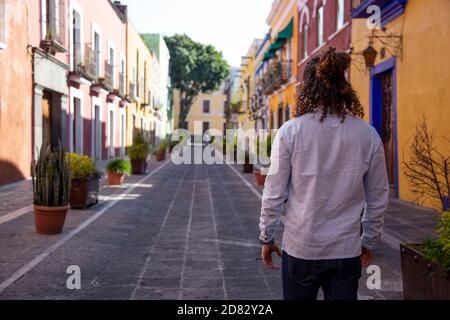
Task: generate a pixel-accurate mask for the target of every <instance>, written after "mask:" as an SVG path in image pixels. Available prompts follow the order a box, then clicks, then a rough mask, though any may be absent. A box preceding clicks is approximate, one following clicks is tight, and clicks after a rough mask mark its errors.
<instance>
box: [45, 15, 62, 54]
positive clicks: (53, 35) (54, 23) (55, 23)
mask: <svg viewBox="0 0 450 320" xmlns="http://www.w3.org/2000/svg"><path fill="white" fill-rule="evenodd" d="M48 10H50V8H48ZM53 10H56V9H53ZM45 19H46V30H45V31H46V32H45V39H43V40H42V41H41V47H42V48H43V49H45V50H48V51H50V52H52V53H57V52H66V51H67V50H66V48H65V42H64V40H65V39H64V29H65V28H64V23H63V20H62V19H59V18H58V15H57V14H56V11H53V12H48V13H47V15H46V17H45Z"/></svg>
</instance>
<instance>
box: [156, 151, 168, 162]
mask: <svg viewBox="0 0 450 320" xmlns="http://www.w3.org/2000/svg"><path fill="white" fill-rule="evenodd" d="M155 158H156V161H164V160H166V154H165V153H164V152H160V153H157V154H156V155H155Z"/></svg>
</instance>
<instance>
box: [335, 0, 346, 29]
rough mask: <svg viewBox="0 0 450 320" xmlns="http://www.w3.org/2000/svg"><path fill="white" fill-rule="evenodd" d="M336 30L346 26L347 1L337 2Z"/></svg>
mask: <svg viewBox="0 0 450 320" xmlns="http://www.w3.org/2000/svg"><path fill="white" fill-rule="evenodd" d="M336 6H337V7H336V15H337V16H336V30H341V29H342V28H344V26H345V0H336Z"/></svg>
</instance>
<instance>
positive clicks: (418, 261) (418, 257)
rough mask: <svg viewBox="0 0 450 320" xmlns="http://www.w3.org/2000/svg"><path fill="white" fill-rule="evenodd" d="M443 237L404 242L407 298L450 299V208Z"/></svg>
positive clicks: (442, 225)
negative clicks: (414, 242) (418, 242)
mask: <svg viewBox="0 0 450 320" xmlns="http://www.w3.org/2000/svg"><path fill="white" fill-rule="evenodd" d="M438 230H439V237H438V238H436V239H428V240H425V241H424V242H423V243H422V244H421V245H420V244H402V245H401V261H402V275H403V293H404V298H405V300H449V299H450V212H444V213H443V214H442V215H441V217H440V221H439V229H438Z"/></svg>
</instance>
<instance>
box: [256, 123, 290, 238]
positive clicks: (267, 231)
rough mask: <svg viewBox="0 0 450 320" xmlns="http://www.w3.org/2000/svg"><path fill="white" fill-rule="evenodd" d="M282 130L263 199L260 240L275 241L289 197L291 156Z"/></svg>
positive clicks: (275, 141) (274, 152)
mask: <svg viewBox="0 0 450 320" xmlns="http://www.w3.org/2000/svg"><path fill="white" fill-rule="evenodd" d="M282 129H283V128H281V129H280V130H279V131H278V134H277V135H276V137H275V140H274V143H273V147H272V155H271V159H270V160H271V165H270V169H269V173H268V175H267V178H266V182H265V186H264V192H263V197H262V208H261V217H260V224H259V228H260V231H261V235H260V240H261V241H263V242H270V241H272V240H274V236H275V231H276V229H277V227H278V225H279V222H280V218H281V213H282V210H283V206H284V203H285V202H286V200H287V197H288V194H289V192H288V187H289V180H290V176H291V154H290V151H289V149H288V148H287V143H286V138H285V136H283V134H284V131H283V130H282Z"/></svg>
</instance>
